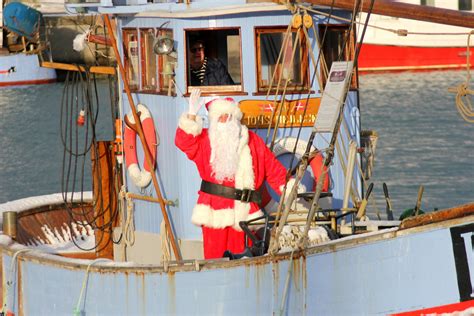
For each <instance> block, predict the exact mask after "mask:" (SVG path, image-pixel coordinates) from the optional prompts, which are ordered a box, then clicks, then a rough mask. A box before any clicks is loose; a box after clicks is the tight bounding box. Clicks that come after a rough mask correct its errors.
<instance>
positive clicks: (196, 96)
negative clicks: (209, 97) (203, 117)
mask: <svg viewBox="0 0 474 316" xmlns="http://www.w3.org/2000/svg"><path fill="white" fill-rule="evenodd" d="M188 103H189V110H188V114H189V115H193V116H195V115H196V114H197V113H198V112H199V110H200V109H201V107H202V105H203V104H204V102H203V101H202V100H201V89H192V90H191V95H190V96H189V101H188Z"/></svg>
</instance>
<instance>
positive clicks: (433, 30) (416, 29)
mask: <svg viewBox="0 0 474 316" xmlns="http://www.w3.org/2000/svg"><path fill="white" fill-rule="evenodd" d="M395 2H403V3H410V4H416V5H420V4H423V3H425V5H429V4H426V3H430V1H426V0H425V1H423V0H399V1H395ZM431 3H433V4H432V5H431V6H434V7H437V8H444V9H450V10H462V11H466V12H472V3H471V1H454V0H444V1H443V0H436V1H431ZM463 4H464V5H463ZM469 4H470V5H469ZM366 16H367V15H366V14H363V15H362V18H361V20H365V18H366ZM369 25H370V26H371V27H369V28H368V29H367V32H366V34H365V37H364V42H363V44H362V49H361V52H360V56H359V71H360V72H361V73H368V72H388V71H423V70H443V69H445V70H450V69H461V68H466V62H467V54H468V51H467V45H468V34H469V33H470V32H471V29H469V28H463V27H457V26H450V25H444V24H438V23H430V22H423V21H415V20H410V19H404V18H398V17H389V16H383V15H377V14H372V15H370V20H369ZM471 44H472V41H471ZM469 64H470V65H471V67H472V65H473V64H474V54H473V53H472V52H471V56H470V60H469Z"/></svg>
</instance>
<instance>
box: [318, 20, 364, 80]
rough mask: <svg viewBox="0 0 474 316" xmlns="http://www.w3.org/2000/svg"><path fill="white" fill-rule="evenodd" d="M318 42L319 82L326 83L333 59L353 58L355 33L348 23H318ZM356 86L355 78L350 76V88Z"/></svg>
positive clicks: (345, 59)
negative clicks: (320, 46)
mask: <svg viewBox="0 0 474 316" xmlns="http://www.w3.org/2000/svg"><path fill="white" fill-rule="evenodd" d="M319 42H320V43H321V45H322V50H321V53H322V54H323V55H322V56H321V58H320V63H321V64H320V69H321V82H322V85H323V87H324V86H325V85H326V81H327V76H328V74H329V71H330V70H331V65H332V63H333V62H334V61H348V60H353V59H354V53H355V34H354V32H352V31H351V29H350V25H348V24H337V25H326V24H323V25H320V28H319ZM355 87H357V78H356V76H352V83H351V88H355Z"/></svg>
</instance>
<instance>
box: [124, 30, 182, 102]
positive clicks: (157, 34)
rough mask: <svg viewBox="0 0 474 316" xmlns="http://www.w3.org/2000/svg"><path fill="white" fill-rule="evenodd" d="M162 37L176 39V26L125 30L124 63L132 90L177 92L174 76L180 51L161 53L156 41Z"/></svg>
mask: <svg viewBox="0 0 474 316" xmlns="http://www.w3.org/2000/svg"><path fill="white" fill-rule="evenodd" d="M161 38H169V39H171V40H172V39H173V32H172V30H168V29H156V28H144V29H139V30H136V29H124V30H123V44H124V52H125V54H124V55H125V61H124V65H125V71H126V74H127V79H128V83H129V86H130V90H132V91H136V92H138V91H139V92H144V93H155V94H168V95H175V90H174V84H173V76H174V65H175V64H176V56H175V54H176V53H174V52H171V53H169V54H157V53H156V52H155V46H156V45H155V44H156V43H157V41H158V40H159V39H161ZM171 43H172V42H171Z"/></svg>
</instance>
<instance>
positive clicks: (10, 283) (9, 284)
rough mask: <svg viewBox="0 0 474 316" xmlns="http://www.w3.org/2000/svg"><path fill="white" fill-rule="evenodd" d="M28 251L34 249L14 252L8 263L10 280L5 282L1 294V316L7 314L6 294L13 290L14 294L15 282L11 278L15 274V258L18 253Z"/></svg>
mask: <svg viewBox="0 0 474 316" xmlns="http://www.w3.org/2000/svg"><path fill="white" fill-rule="evenodd" d="M28 251H35V250H34V249H20V250H18V251H16V252H15V253H14V254H13V256H12V261H11V262H10V280H9V281H7V282H6V285H7V286H6V288H5V291H4V293H3V306H2V315H6V314H7V313H6V312H8V309H7V307H8V292H9V291H10V290H11V289H12V288H13V294H15V287H14V285H15V280H16V278H14V277H13V274H16V269H15V268H16V266H17V257H18V255H19V254H20V253H24V252H28ZM13 305H15V298H14V297H13Z"/></svg>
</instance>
